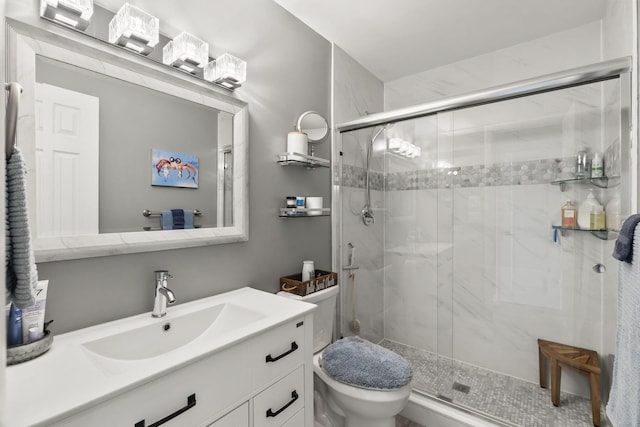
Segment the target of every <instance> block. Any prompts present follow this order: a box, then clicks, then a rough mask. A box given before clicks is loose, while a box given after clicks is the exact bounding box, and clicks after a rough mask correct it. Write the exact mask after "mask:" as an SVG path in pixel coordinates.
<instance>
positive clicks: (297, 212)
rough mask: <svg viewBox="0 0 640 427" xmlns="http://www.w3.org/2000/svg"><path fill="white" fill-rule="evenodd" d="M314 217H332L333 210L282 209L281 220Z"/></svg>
mask: <svg viewBox="0 0 640 427" xmlns="http://www.w3.org/2000/svg"><path fill="white" fill-rule="evenodd" d="M314 216H331V208H319V209H307V208H280V218H302V217H314Z"/></svg>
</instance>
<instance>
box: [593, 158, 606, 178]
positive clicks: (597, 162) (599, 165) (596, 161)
mask: <svg viewBox="0 0 640 427" xmlns="http://www.w3.org/2000/svg"><path fill="white" fill-rule="evenodd" d="M603 176H604V162H603V161H602V154H600V153H598V152H596V153H593V160H591V178H602V177H603Z"/></svg>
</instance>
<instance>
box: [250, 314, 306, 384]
mask: <svg viewBox="0 0 640 427" xmlns="http://www.w3.org/2000/svg"><path fill="white" fill-rule="evenodd" d="M304 331H305V326H304V321H303V319H302V318H301V319H298V320H295V321H292V322H289V323H287V324H285V325H282V326H278V327H277V328H275V329H272V330H270V331H268V332H266V333H264V334H262V335H261V336H259V337H256V339H254V340H253V341H252V345H253V348H252V355H253V356H252V357H253V358H254V360H253V363H252V365H253V371H254V387H255V388H256V389H259V388H261V387H263V386H265V385H267V384H269V383H272V382H273V381H275V380H276V379H278V378H280V377H282V376H283V375H284V374H286V373H287V372H290V371H292V370H293V369H294V368H295V367H296V366H298V365H299V364H301V363H303V362H304V345H305V343H304Z"/></svg>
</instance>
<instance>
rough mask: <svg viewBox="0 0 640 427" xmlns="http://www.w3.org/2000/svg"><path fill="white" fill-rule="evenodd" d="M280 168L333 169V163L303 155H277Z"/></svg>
mask: <svg viewBox="0 0 640 427" xmlns="http://www.w3.org/2000/svg"><path fill="white" fill-rule="evenodd" d="M276 158H277V159H278V160H277V163H278V164H279V165H280V166H302V167H306V168H310V169H314V168H328V167H331V162H330V161H329V160H327V159H322V158H320V157H315V156H309V155H307V154H301V153H282V154H278V155H276Z"/></svg>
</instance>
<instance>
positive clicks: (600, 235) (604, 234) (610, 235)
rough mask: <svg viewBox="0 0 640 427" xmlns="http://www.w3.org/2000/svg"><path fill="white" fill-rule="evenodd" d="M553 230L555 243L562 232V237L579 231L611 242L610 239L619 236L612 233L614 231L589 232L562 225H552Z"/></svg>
mask: <svg viewBox="0 0 640 427" xmlns="http://www.w3.org/2000/svg"><path fill="white" fill-rule="evenodd" d="M551 228H553V232H554V241H557V234H555V233H558V232H560V234H561V235H562V236H565V235H566V233H567V232H569V231H571V232H573V231H577V232H587V233H591V234H593V235H594V236H596V237H597V238H598V239H600V240H609V239H613V238H614V235H615V234H617V232H616V231H612V230H607V229H602V230H587V229H584V228H578V227H562V226H560V225H552V226H551Z"/></svg>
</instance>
